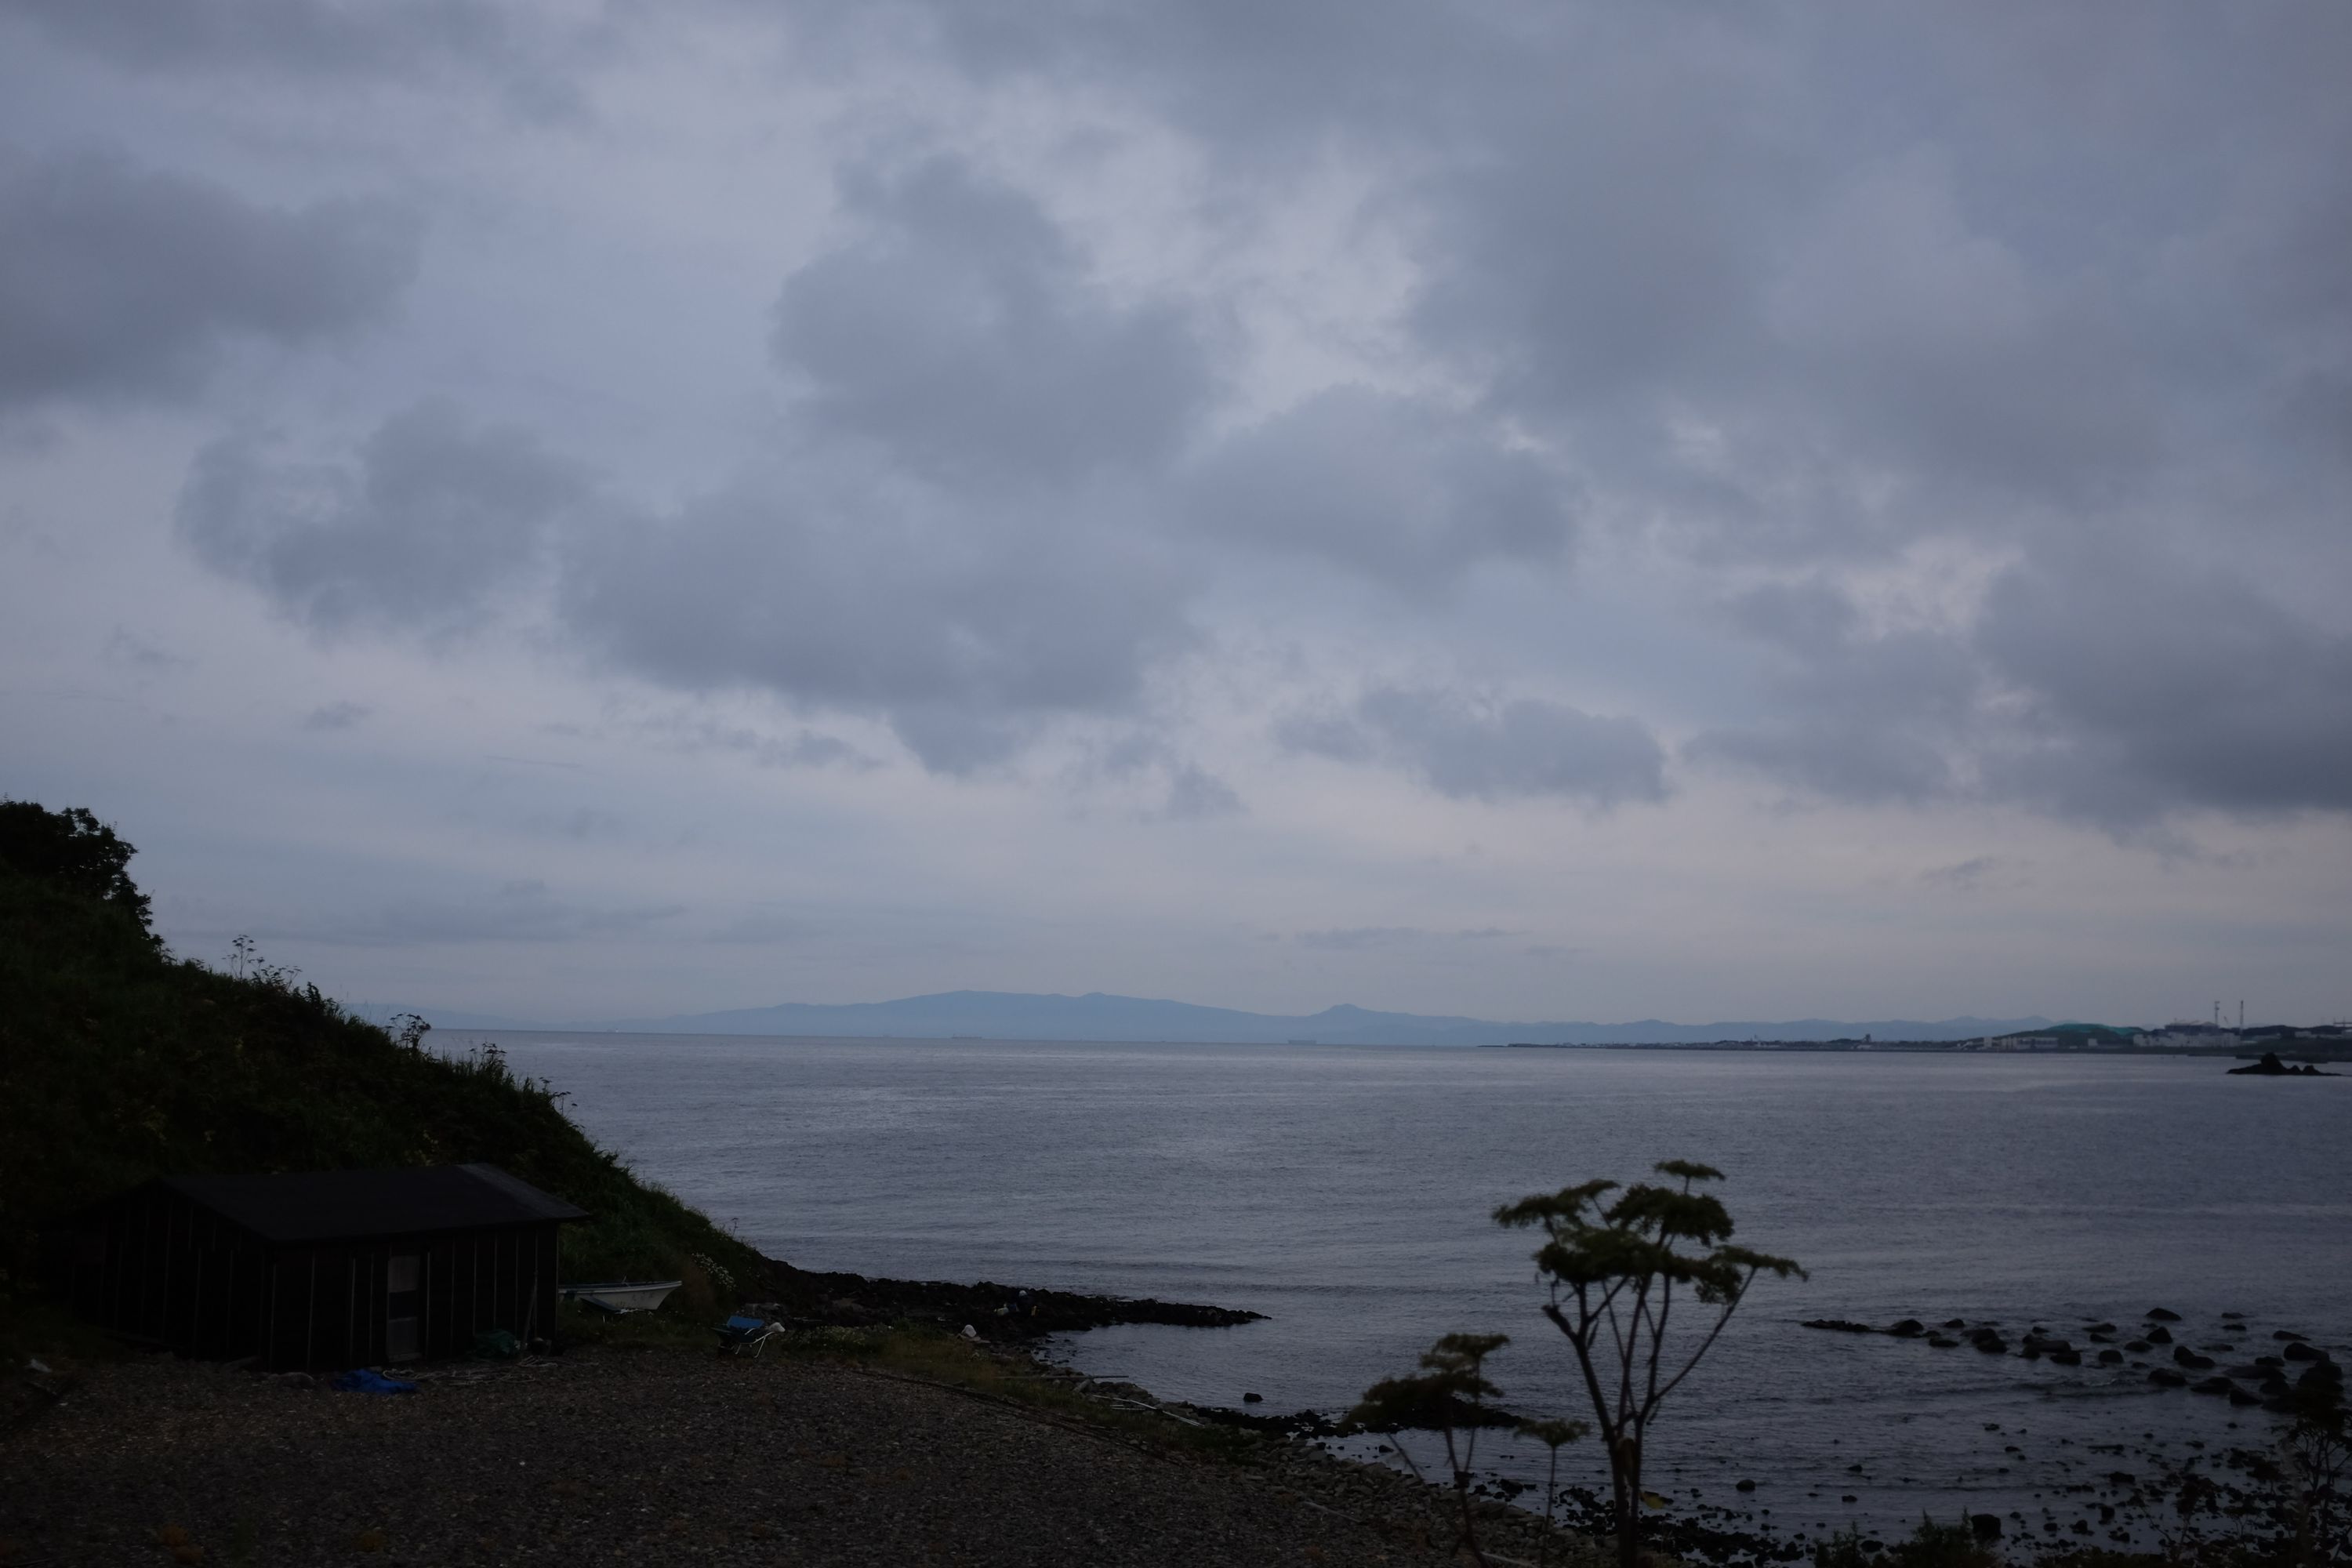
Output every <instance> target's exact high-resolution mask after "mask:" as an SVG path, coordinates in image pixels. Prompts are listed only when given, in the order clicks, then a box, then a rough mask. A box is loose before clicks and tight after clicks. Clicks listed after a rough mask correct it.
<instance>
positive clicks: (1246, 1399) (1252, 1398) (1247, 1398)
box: [1242, 1393, 1265, 1405]
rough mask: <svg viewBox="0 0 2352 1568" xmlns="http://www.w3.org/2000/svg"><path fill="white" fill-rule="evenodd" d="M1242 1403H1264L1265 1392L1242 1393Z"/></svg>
mask: <svg viewBox="0 0 2352 1568" xmlns="http://www.w3.org/2000/svg"><path fill="white" fill-rule="evenodd" d="M1242 1403H1243V1404H1244V1405H1264V1404H1265V1394H1246V1393H1245V1394H1243V1395H1242Z"/></svg>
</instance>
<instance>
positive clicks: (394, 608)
mask: <svg viewBox="0 0 2352 1568" xmlns="http://www.w3.org/2000/svg"><path fill="white" fill-rule="evenodd" d="M589 495H590V486H589V484H588V481H587V479H585V477H584V476H583V472H582V470H580V469H579V468H576V467H575V466H573V465H572V464H571V463H568V462H566V461H563V460H562V459H559V458H553V457H551V456H550V455H548V454H547V453H546V452H544V451H542V450H541V448H540V447H539V446H538V444H537V443H536V442H535V441H534V440H533V439H532V438H531V437H529V436H527V435H525V434H523V433H521V432H520V431H516V430H513V429H509V428H503V427H499V426H473V425H470V424H469V423H468V422H467V420H466V419H465V418H464V416H461V415H460V414H459V413H458V412H457V410H456V409H455V408H453V407H452V406H450V405H447V404H444V403H428V404H424V405H419V406H417V407H415V408H413V409H410V410H409V411H407V412H406V413H404V414H401V415H398V416H394V417H393V418H391V419H389V420H387V421H385V422H384V424H383V426H381V427H380V428H379V429H377V430H376V432H375V433H374V434H373V436H371V437H368V439H367V441H366V442H365V443H364V444H363V445H362V447H360V449H359V451H358V453H357V454H356V457H355V458H354V459H353V460H352V461H347V462H340V463H326V464H303V463H298V462H288V461H284V460H280V459H278V458H276V457H275V456H274V454H273V453H272V452H271V450H270V449H269V448H268V447H267V446H266V445H264V444H262V443H260V442H257V441H255V440H251V439H247V438H243V437H232V438H229V439H225V440H221V441H216V442H214V443H213V444H212V445H210V446H208V447H205V449H204V450H203V451H201V452H200V453H198V454H197V456H196V459H195V462H194V467H193V468H192V469H191V470H190V473H189V476H188V479H187V483H186V485H185V486H184V489H182V491H181V495H180V504H179V531H180V535H181V537H182V538H183V539H184V541H185V542H187V544H188V545H189V547H190V548H191V549H193V550H194V552H195V553H196V555H197V557H198V558H199V559H200V560H202V561H204V562H205V564H207V565H209V566H211V567H212V568H213V569H214V570H215V571H217V572H220V573H222V574H225V575H227V576H231V577H236V578H241V579H243V580H245V581H247V582H250V583H253V584H257V586H259V587H260V588H262V589H263V590H264V591H265V592H266V593H267V594H268V595H269V597H270V599H271V600H272V602H273V603H275V604H276V605H277V606H278V609H279V610H280V611H282V612H283V613H284V614H286V615H287V616H290V617H292V618H293V619H295V620H297V621H299V622H300V623H302V624H303V625H305V626H310V627H311V628H313V629H314V630H318V631H326V632H336V631H344V630H350V629H353V628H358V627H375V628H387V627H401V626H406V627H411V628H415V629H420V630H422V629H441V628H446V627H450V626H463V625H465V624H467V623H468V622H471V621H473V620H476V619H478V617H479V616H481V615H482V614H483V613H484V612H485V610H486V609H487V608H488V605H490V604H491V603H492V602H493V601H494V600H496V599H497V598H498V597H499V595H500V594H501V593H502V592H503V591H504V590H506V589H508V588H509V587H510V586H511V585H512V584H514V583H515V582H516V581H517V580H518V579H519V578H520V577H521V576H522V575H523V574H525V573H526V572H527V571H528V570H529V569H530V566H531V565H532V563H533V562H534V561H535V560H536V559H537V558H538V557H539V555H540V553H541V547H542V544H543V542H544V541H545V539H546V536H547V534H548V531H549V530H550V529H551V526H552V525H553V524H554V523H555V522H556V521H557V520H558V519H559V518H562V517H566V516H569V515H572V514H573V513H575V512H576V511H577V510H579V509H581V508H582V507H583V505H584V504H585V503H586V502H587V500H588V499H589Z"/></svg>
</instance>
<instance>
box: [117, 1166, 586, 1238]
mask: <svg viewBox="0 0 2352 1568" xmlns="http://www.w3.org/2000/svg"><path fill="white" fill-rule="evenodd" d="M157 1185H159V1186H162V1187H165V1188H168V1189H169V1190H171V1191H173V1192H175V1193H178V1194H181V1195H182V1196H183V1197H185V1198H186V1199H188V1200H189V1201H190V1202H191V1203H194V1204H198V1205H202V1206H204V1207H205V1208H208V1209H210V1210H212V1211H213V1213H215V1214H216V1215H220V1216H221V1217H222V1218H223V1219H226V1220H227V1221H228V1222H229V1223H231V1224H232V1225H236V1226H242V1227H243V1228H245V1229H247V1230H249V1231H251V1232H253V1234H254V1235H256V1236H257V1237H261V1238H262V1239H263V1240H264V1241H279V1242H304V1241H345V1240H357V1239H360V1238H362V1237H383V1236H415V1235H422V1234H424V1233H426V1232H430V1231H449V1230H483V1229H488V1228H490V1227H493V1226H505V1225H532V1224H540V1223H544V1222H546V1221H549V1220H573V1219H586V1218H587V1217H588V1211H587V1210H585V1209H582V1208H575V1207H573V1206H572V1205H570V1204H568V1203H565V1202H564V1201H563V1200H562V1198H558V1197H552V1196H550V1195H549V1194H546V1193H542V1192H541V1191H540V1190H539V1189H538V1188H537V1187H534V1186H532V1185H531V1184H530V1183H529V1182H526V1181H523V1180H521V1179H520V1178H519V1177H515V1176H510V1175H509V1174H508V1173H506V1172H504V1171H501V1170H499V1168H498V1167H497V1166H496V1165H484V1164H472V1165H427V1166H416V1167H411V1168H409V1169H406V1170H399V1171H311V1172H307V1173H302V1174H299V1175H283V1176H166V1177H164V1178H163V1180H162V1181H160V1182H159V1183H157Z"/></svg>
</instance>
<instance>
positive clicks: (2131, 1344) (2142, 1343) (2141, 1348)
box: [2124, 1340, 2149, 1355]
mask: <svg viewBox="0 0 2352 1568" xmlns="http://www.w3.org/2000/svg"><path fill="white" fill-rule="evenodd" d="M2124 1349H2126V1350H2127V1351H2129V1352H2131V1353H2132V1354H2134V1355H2146V1354H2147V1352H2148V1349H2149V1346H2148V1342H2147V1341H2146V1340H2126V1341H2125V1342H2124Z"/></svg>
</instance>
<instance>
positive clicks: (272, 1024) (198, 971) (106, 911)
mask: <svg viewBox="0 0 2352 1568" xmlns="http://www.w3.org/2000/svg"><path fill="white" fill-rule="evenodd" d="M34 813H38V814H39V816H33V815H30V814H34ZM76 816H78V817H79V820H78V821H76V820H75V819H74V817H76ZM60 825H62V826H60ZM100 835H103V837H102V838H101V837H99V836H100ZM60 841H62V842H64V843H65V844H66V845H67V847H66V848H65V849H64V850H60V849H59V848H58V844H59V843H60ZM129 857H130V849H129V847H128V846H127V845H122V844H121V841H120V840H117V839H114V838H113V837H112V835H111V834H110V832H107V830H105V829H104V828H103V827H101V826H100V825H98V824H96V823H94V822H92V821H91V820H90V819H89V818H88V817H87V816H79V814H73V816H68V814H59V813H46V812H41V809H40V808H39V807H37V806H31V805H26V804H25V803H22V802H0V1269H5V1271H6V1278H5V1280H0V1315H5V1313H6V1312H7V1311H8V1310H9V1308H10V1304H11V1301H12V1300H19V1301H21V1300H23V1298H24V1297H25V1295H26V1281H28V1280H29V1279H32V1278H33V1275H34V1268H35V1262H36V1256H37V1237H38V1233H39V1228H40V1226H43V1225H44V1224H46V1223H47V1222H49V1221H52V1220H54V1219H56V1218H58V1217H59V1216H62V1215H67V1214H69V1213H71V1212H72V1211H73V1210H74V1209H76V1208H78V1207H79V1206H80V1205H84V1204H87V1203H89V1202H90V1201H92V1200H94V1199H97V1198H100V1197H103V1196H105V1195H106V1194H109V1193H111V1192H114V1191H117V1190H119V1189H121V1188H123V1187H126V1186H129V1185H131V1184H134V1183H137V1182H140V1181H142V1180H144V1179H146V1178H147V1177H149V1176H153V1175H160V1174H186V1173H210V1172H241V1171H250V1172H264V1171H306V1170H325V1169H332V1168H337V1167H360V1166H391V1165H431V1164H446V1163H456V1162H460V1161H468V1160H487V1161H489V1162H491V1163H496V1164H498V1165H500V1166H502V1167H504V1168H505V1169H507V1170H509V1171H511V1172H513V1173H515V1174H516V1175H519V1176H520V1177H522V1178H523V1179H524V1180H525V1181H528V1182H530V1183H532V1184H535V1185H538V1186H540V1187H542V1188H544V1189H545V1190H547V1191H548V1192H551V1193H554V1194H558V1195H559V1196H562V1197H564V1198H568V1199H570V1200H571V1201H572V1202H573V1203H575V1204H577V1205H580V1206H581V1207H582V1208H584V1209H586V1210H588V1211H589V1212H590V1213H591V1214H592V1215H593V1216H594V1218H593V1219H592V1220H591V1221H589V1222H587V1223H585V1224H580V1225H571V1226H564V1227H563V1265H564V1273H565V1275H566V1277H567V1278H571V1279H596V1278H607V1279H609V1278H614V1277H626V1278H640V1279H642V1278H648V1277H650V1278H662V1279H668V1278H677V1277H679V1276H683V1277H685V1278H687V1279H688V1280H689V1281H690V1282H691V1283H692V1285H693V1286H695V1287H698V1288H696V1289H689V1290H688V1292H685V1293H684V1294H685V1295H686V1296H687V1297H688V1299H689V1300H695V1301H697V1302H707V1301H709V1300H710V1299H711V1291H710V1290H709V1288H708V1286H707V1285H706V1275H707V1272H708V1271H707V1270H706V1269H704V1268H702V1266H701V1265H700V1264H698V1263H697V1262H696V1261H694V1260H695V1258H697V1257H699V1258H703V1259H707V1260H709V1261H712V1262H715V1263H717V1264H718V1265H719V1268H720V1269H722V1270H724V1271H726V1272H728V1273H730V1274H732V1275H733V1276H735V1277H736V1278H738V1279H740V1280H742V1281H743V1282H744V1283H745V1284H746V1285H747V1286H748V1285H749V1284H750V1283H751V1280H753V1279H756V1278H758V1276H759V1274H760V1270H761V1266H760V1262H759V1259H758V1257H757V1255H756V1254H755V1253H753V1252H752V1251H751V1249H749V1248H747V1247H743V1246H742V1245H741V1244H740V1243H739V1242H737V1241H736V1240H734V1238H732V1237H730V1236H728V1235H727V1234H726V1233H724V1232H723V1231H721V1230H720V1229H719V1227H717V1226H714V1225H713V1224H711V1222H710V1221H709V1219H707V1218H705V1217H704V1216H703V1215H700V1214H698V1213H697V1212H696V1211H695V1210H693V1209H691V1208H689V1207H688V1206H687V1205H684V1204H682V1203H680V1202H678V1201H677V1199H676V1198H674V1197H672V1196H670V1195H669V1194H667V1193H664V1192H662V1191H661V1190H659V1189H658V1188H656V1187H654V1186H652V1185H650V1184H647V1183H645V1182H642V1181H639V1180H638V1179H637V1178H635V1176H633V1175H632V1174H630V1173H629V1172H628V1170H627V1169H626V1168H625V1167H624V1166H623V1165H622V1164H621V1163H620V1162H619V1160H618V1159H616V1158H615V1157H614V1155H612V1154H610V1153H608V1152H605V1151H604V1150H601V1149H598V1148H597V1147H596V1146H595V1145H594V1144H593V1142H591V1141H590V1140H589V1139H588V1137H587V1135H586V1134H584V1133H583V1132H582V1131H580V1129H579V1128H578V1127H576V1126H574V1125H573V1124H572V1122H571V1121H569V1120H568V1119H567V1118H566V1117H565V1116H564V1114H563V1110H562V1103H561V1101H562V1096H561V1094H560V1093H558V1092H555V1091H554V1090H552V1089H551V1087H550V1086H548V1085H546V1084H543V1083H539V1082H534V1081H531V1080H529V1079H519V1078H517V1077H516V1076H515V1075H514V1074H513V1073H511V1072H509V1070H508V1068H507V1067H506V1065H505V1063H504V1062H503V1061H502V1060H501V1059H499V1057H498V1056H497V1055H496V1053H495V1052H490V1053H485V1054H483V1055H479V1056H476V1057H474V1058H471V1059H468V1060H465V1061H450V1060H446V1059H444V1058H439V1057H436V1056H435V1055H433V1054H431V1053H429V1052H427V1051H425V1050H421V1049H418V1048H416V1047H415V1046H414V1045H412V1044H407V1043H404V1042H403V1041H401V1040H398V1039H395V1038H394V1037H392V1036H391V1035H389V1034H387V1033H385V1032H384V1031H383V1029H381V1028H378V1027H376V1026H374V1025H372V1024H367V1023H362V1022H361V1021H359V1020H358V1019H355V1018H352V1017H351V1016H348V1015H346V1014H345V1013H344V1012H343V1011H342V1010H341V1008H340V1007H338V1006H337V1005H335V1004H334V1003H333V1002H332V1001H330V1000H329V999H327V998H326V997H324V996H322V995H320V993H319V991H318V989H317V988H316V987H315V986H302V985H297V984H293V983H292V981H291V980H290V979H289V977H287V976H285V975H283V974H279V973H272V972H269V971H268V970H266V969H265V970H264V971H263V972H262V973H259V974H258V975H248V976H247V977H245V978H242V979H240V978H236V977H233V976H230V975H227V974H223V973H217V972H215V971H214V970H211V969H208V968H206V967H205V966H204V965H202V964H199V963H187V962H183V961H180V960H176V959H174V958H173V957H172V956H171V955H170V954H169V953H168V952H165V951H164V950H163V947H162V945H161V944H160V943H159V942H156V940H155V939H154V938H153V937H152V935H150V934H149V932H148V931H147V929H146V922H145V916H146V900H145V899H144V897H143V896H142V895H140V894H139V892H138V890H137V889H136V888H135V887H134V886H133V885H132V884H131V882H130V879H128V877H127V876H123V875H121V862H123V861H127V860H128V858H129ZM93 858H95V859H97V860H98V861H100V863H101V864H100V868H99V874H95V875H93V874H91V871H90V867H89V861H90V860H92V859H93ZM109 858H111V859H112V860H113V861H114V865H113V867H112V869H113V871H114V873H115V875H114V877H112V878H111V879H110V878H109V877H107V876H105V875H104V874H103V872H104V871H105V869H106V867H105V866H104V864H103V862H105V861H106V860H108V859H109Z"/></svg>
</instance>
